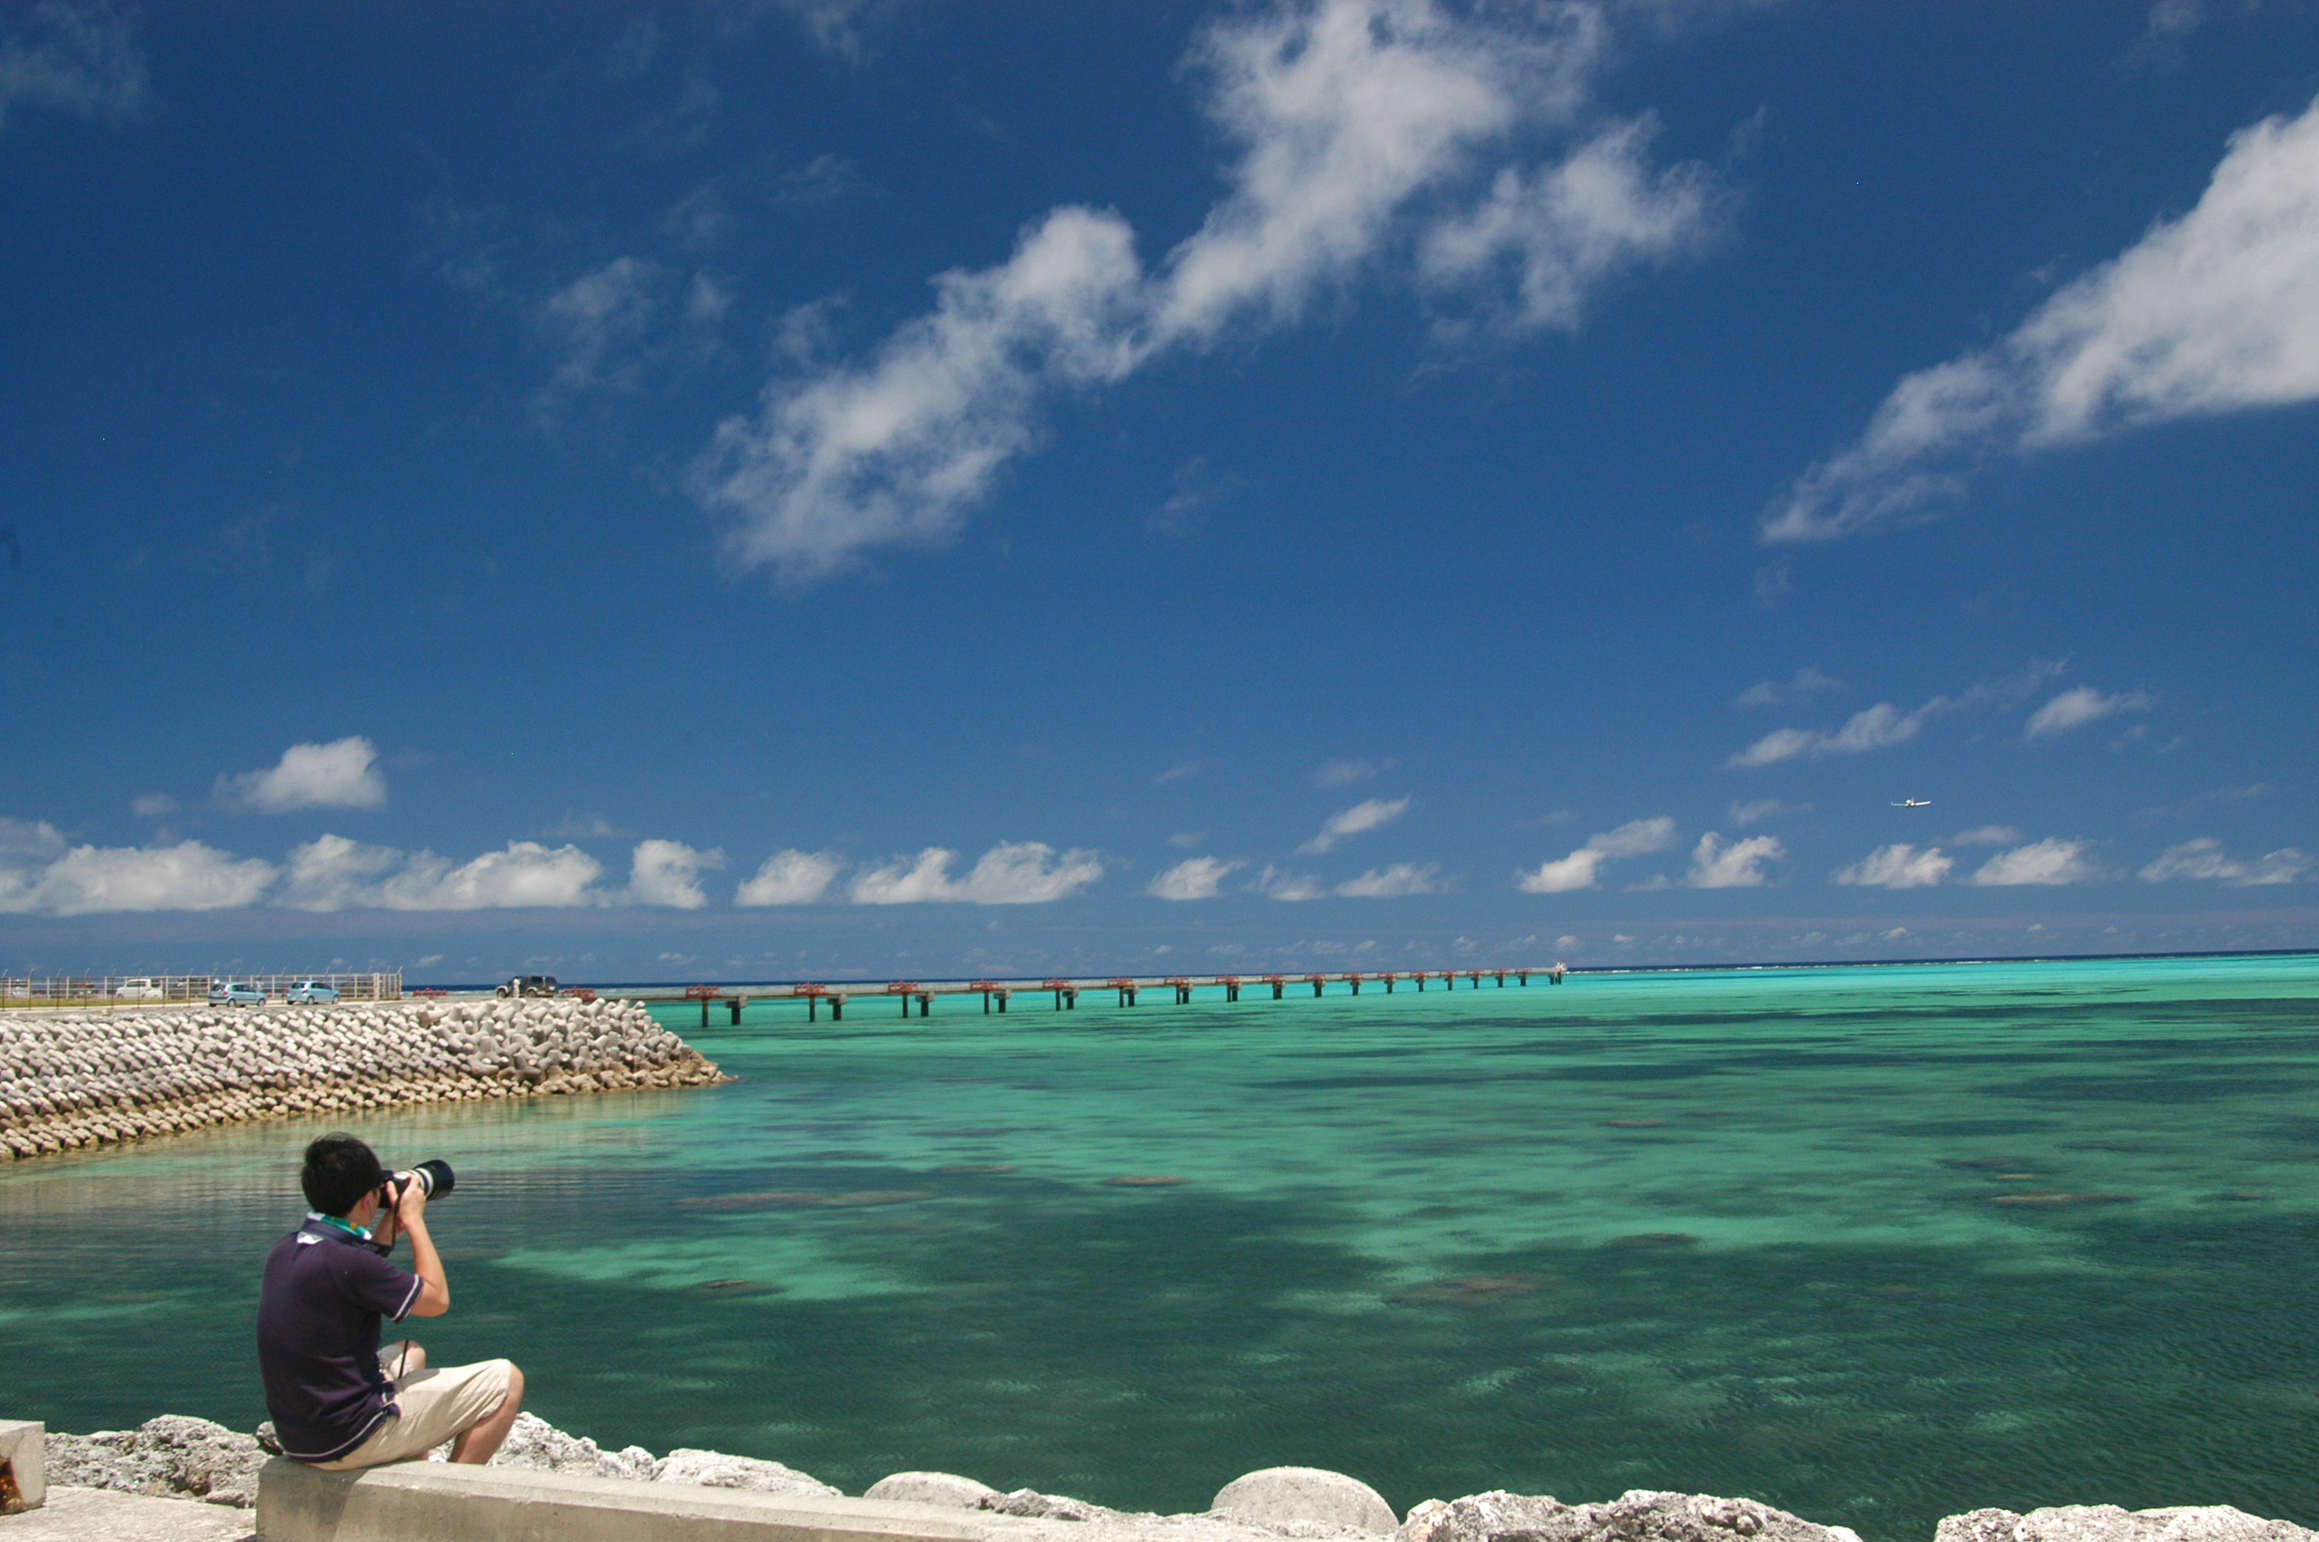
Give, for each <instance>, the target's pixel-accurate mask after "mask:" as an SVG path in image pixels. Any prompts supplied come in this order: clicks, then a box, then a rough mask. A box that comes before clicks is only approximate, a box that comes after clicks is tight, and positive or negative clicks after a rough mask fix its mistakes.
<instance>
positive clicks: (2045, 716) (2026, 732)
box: [2021, 685, 2158, 739]
mask: <svg viewBox="0 0 2319 1542" xmlns="http://www.w3.org/2000/svg"><path fill="white" fill-rule="evenodd" d="M2157 704H2158V698H2157V697H2155V696H2152V695H2151V694H2150V693H2149V692H2147V691H2119V692H2117V693H2116V694H2114V695H2106V696H2105V695H2104V694H2102V692H2100V691H2098V690H2096V689H2094V687H2092V686H2090V685H2077V686H2072V687H2070V688H2069V689H2068V690H2066V691H2063V692H2062V693H2061V694H2060V695H2059V696H2056V697H2054V698H2053V700H2051V701H2049V702H2047V703H2046V704H2045V705H2044V706H2042V707H2039V708H2038V709H2037V710H2036V711H2035V712H2033V713H2031V714H2030V715H2029V722H2028V723H2027V725H2026V726H2024V727H2023V728H2022V730H2021V737H2022V738H2023V739H2042V738H2045V737H2047V736H2048V735H2051V734H2058V733H2066V732H2068V731H2069V730H2070V729H2072V728H2078V727H2081V726H2083V725H2084V724H2087V723H2091V722H2094V721H2096V720H2097V719H2100V718H2105V717H2109V716H2111V715H2112V714H2114V713H2119V712H2147V711H2149V710H2150V709H2151V708H2152V707H2154V706H2156V705H2157Z"/></svg>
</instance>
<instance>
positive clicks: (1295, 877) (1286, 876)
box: [1250, 866, 1329, 900]
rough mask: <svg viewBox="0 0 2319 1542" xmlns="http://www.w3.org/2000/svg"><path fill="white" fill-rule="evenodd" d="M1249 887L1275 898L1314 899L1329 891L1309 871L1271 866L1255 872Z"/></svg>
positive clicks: (1322, 896) (1267, 897)
mask: <svg viewBox="0 0 2319 1542" xmlns="http://www.w3.org/2000/svg"><path fill="white" fill-rule="evenodd" d="M1250 887H1251V888H1253V889H1254V890H1255V891H1256V892H1257V893H1259V894H1261V895H1263V896H1264V897H1265V898H1266V899H1276V900H1316V899H1321V898H1324V897H1325V896H1326V895H1327V894H1328V892H1329V891H1328V886H1327V885H1325V884H1323V883H1322V882H1321V881H1320V880H1319V879H1318V878H1315V877H1313V876H1312V875H1311V874H1309V873H1289V872H1284V871H1282V870H1281V869H1279V868H1276V867H1271V866H1267V867H1266V868H1265V869H1264V871H1263V872H1261V873H1259V874H1257V875H1256V882H1255V883H1254V884H1252V885H1250Z"/></svg>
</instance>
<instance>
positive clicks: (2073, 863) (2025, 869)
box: [1973, 838, 2103, 888]
mask: <svg viewBox="0 0 2319 1542" xmlns="http://www.w3.org/2000/svg"><path fill="white" fill-rule="evenodd" d="M2092 851H2093V843H2092V842H2091V841H2064V840H2058V839H2050V838H2049V839H2046V840H2042V841H2037V842H2034V843H2032V844H2030V845H2027V846H2016V847H2014V848H2013V849H2012V850H2011V851H2004V852H1999V853H1998V854H1997V855H1996V856H1993V857H1991V858H1990V859H1989V860H1988V861H1986V862H1984V863H1982V864H1981V869H1980V871H1979V872H1976V873H1975V874H1973V882H1974V883H1976V884H1979V885H1981V886H1982V887H1983V888H2004V887H2012V886H2016V885H2021V884H2065V883H2089V882H2091V881H2093V880H2094V879H2096V878H2100V877H2102V876H2103V874H2102V870H2101V869H2100V868H2099V867H2098V866H2096V865H2095V863H2094V860H2093V858H2092V856H2091V852H2092Z"/></svg>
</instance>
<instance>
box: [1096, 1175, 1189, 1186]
mask: <svg viewBox="0 0 2319 1542" xmlns="http://www.w3.org/2000/svg"><path fill="white" fill-rule="evenodd" d="M1103 1181H1104V1183H1105V1184H1107V1185H1108V1186H1110V1187H1112V1188H1115V1189H1164V1188H1166V1187H1168V1186H1169V1185H1170V1184H1176V1183H1183V1182H1185V1181H1186V1180H1185V1179H1182V1178H1171V1177H1169V1176H1168V1175H1167V1174H1165V1173H1129V1174H1127V1175H1125V1176H1124V1177H1119V1178H1106V1179H1104V1180H1103Z"/></svg>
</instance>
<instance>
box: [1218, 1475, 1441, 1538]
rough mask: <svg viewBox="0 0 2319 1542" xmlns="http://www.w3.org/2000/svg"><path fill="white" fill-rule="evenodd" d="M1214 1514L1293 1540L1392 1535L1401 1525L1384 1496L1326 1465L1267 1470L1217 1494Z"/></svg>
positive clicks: (1242, 1479)
mask: <svg viewBox="0 0 2319 1542" xmlns="http://www.w3.org/2000/svg"><path fill="white" fill-rule="evenodd" d="M1208 1508H1209V1511H1210V1513H1212V1514H1215V1515H1220V1516H1222V1517H1224V1518H1225V1519H1227V1520H1235V1521H1239V1522H1241V1523H1242V1524H1243V1525H1249V1526H1262V1527H1264V1528H1265V1529H1266V1530H1268V1531H1277V1532H1281V1533H1283V1534H1284V1535H1287V1536H1292V1537H1322V1536H1333V1535H1335V1534H1336V1533H1337V1532H1339V1531H1347V1530H1351V1531H1372V1532H1388V1531H1391V1530H1393V1529H1394V1527H1396V1526H1397V1525H1399V1524H1400V1520H1399V1518H1398V1517H1397V1516H1395V1515H1394V1513H1393V1507H1392V1506H1391V1505H1389V1504H1387V1503H1386V1502H1385V1496H1384V1495H1382V1494H1380V1493H1378V1492H1377V1491H1376V1490H1375V1489H1373V1488H1371V1487H1369V1485H1368V1484H1366V1483H1363V1482H1362V1481H1361V1480H1360V1479H1359V1478H1350V1477H1347V1476H1346V1475H1345V1474H1343V1473H1341V1472H1330V1471H1329V1470H1328V1469H1327V1468H1325V1467H1266V1468H1263V1469H1261V1470H1260V1471H1257V1472H1250V1473H1243V1474H1241V1475H1240V1476H1239V1477H1237V1478H1234V1479H1233V1480H1232V1481H1231V1482H1229V1483H1227V1484H1225V1485H1224V1486H1223V1488H1222V1489H1220V1490H1218V1491H1217V1494H1216V1499H1215V1502H1214V1503H1213V1504H1211V1505H1210V1506H1209V1507H1208Z"/></svg>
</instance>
